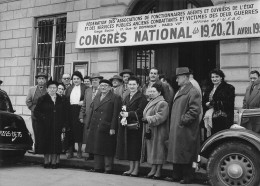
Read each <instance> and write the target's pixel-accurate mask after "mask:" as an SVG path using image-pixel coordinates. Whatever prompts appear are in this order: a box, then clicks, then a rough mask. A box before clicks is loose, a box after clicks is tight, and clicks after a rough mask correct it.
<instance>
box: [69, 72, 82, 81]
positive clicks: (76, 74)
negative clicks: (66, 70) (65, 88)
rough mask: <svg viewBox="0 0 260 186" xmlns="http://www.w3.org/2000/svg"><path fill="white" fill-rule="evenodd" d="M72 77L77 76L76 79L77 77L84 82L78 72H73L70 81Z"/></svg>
mask: <svg viewBox="0 0 260 186" xmlns="http://www.w3.org/2000/svg"><path fill="white" fill-rule="evenodd" d="M73 76H77V77H79V78H80V79H81V81H84V79H83V76H82V74H81V72H80V71H75V72H73V74H72V76H71V79H73Z"/></svg>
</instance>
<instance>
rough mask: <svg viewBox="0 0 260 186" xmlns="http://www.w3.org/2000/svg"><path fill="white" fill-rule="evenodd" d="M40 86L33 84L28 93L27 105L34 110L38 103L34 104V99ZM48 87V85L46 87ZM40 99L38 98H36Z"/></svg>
mask: <svg viewBox="0 0 260 186" xmlns="http://www.w3.org/2000/svg"><path fill="white" fill-rule="evenodd" d="M37 87H38V86H33V87H31V88H30V89H29V92H28V95H27V97H26V105H27V107H28V108H29V109H30V110H31V111H32V113H33V111H34V108H35V106H36V104H33V99H35V97H34V96H35V92H36V89H37ZM44 88H45V89H46V87H44ZM36 99H38V98H36Z"/></svg>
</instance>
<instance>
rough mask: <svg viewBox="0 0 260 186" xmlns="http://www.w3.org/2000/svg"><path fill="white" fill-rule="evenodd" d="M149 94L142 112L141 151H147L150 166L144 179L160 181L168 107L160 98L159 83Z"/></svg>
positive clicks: (166, 136) (166, 131)
mask: <svg viewBox="0 0 260 186" xmlns="http://www.w3.org/2000/svg"><path fill="white" fill-rule="evenodd" d="M150 94H151V100H150V101H149V103H148V104H147V105H146V107H145V109H144V112H143V116H144V118H143V122H144V129H143V131H144V132H143V149H142V151H145V150H147V162H148V163H149V164H151V165H152V168H151V171H150V172H149V173H148V175H147V176H146V177H147V178H153V179H161V169H162V166H163V163H164V162H165V159H166V146H165V142H166V140H168V135H169V124H168V116H169V106H168V103H167V102H166V101H165V100H164V98H163V96H162V94H163V87H162V84H161V83H155V84H153V86H152V87H151V89H150ZM145 147H146V148H145ZM142 154H143V153H142Z"/></svg>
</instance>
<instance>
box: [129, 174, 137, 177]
mask: <svg viewBox="0 0 260 186" xmlns="http://www.w3.org/2000/svg"><path fill="white" fill-rule="evenodd" d="M130 176H131V177H139V175H138V174H130Z"/></svg>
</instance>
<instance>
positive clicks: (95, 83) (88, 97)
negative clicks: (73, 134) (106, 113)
mask: <svg viewBox="0 0 260 186" xmlns="http://www.w3.org/2000/svg"><path fill="white" fill-rule="evenodd" d="M102 79H103V76H101V75H100V74H99V73H93V74H92V76H91V83H92V86H91V87H89V88H87V89H86V90H85V96H84V101H83V104H82V106H81V109H80V113H79V120H80V122H81V123H83V124H84V127H83V144H86V143H87V137H88V133H89V130H88V127H89V126H88V125H87V121H89V119H90V114H91V109H90V105H91V103H92V101H93V99H94V98H95V96H96V95H97V94H98V91H99V89H98V87H99V82H100V81H101V80H102ZM92 159H94V156H93V154H89V153H87V157H86V158H85V161H87V160H92Z"/></svg>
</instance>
